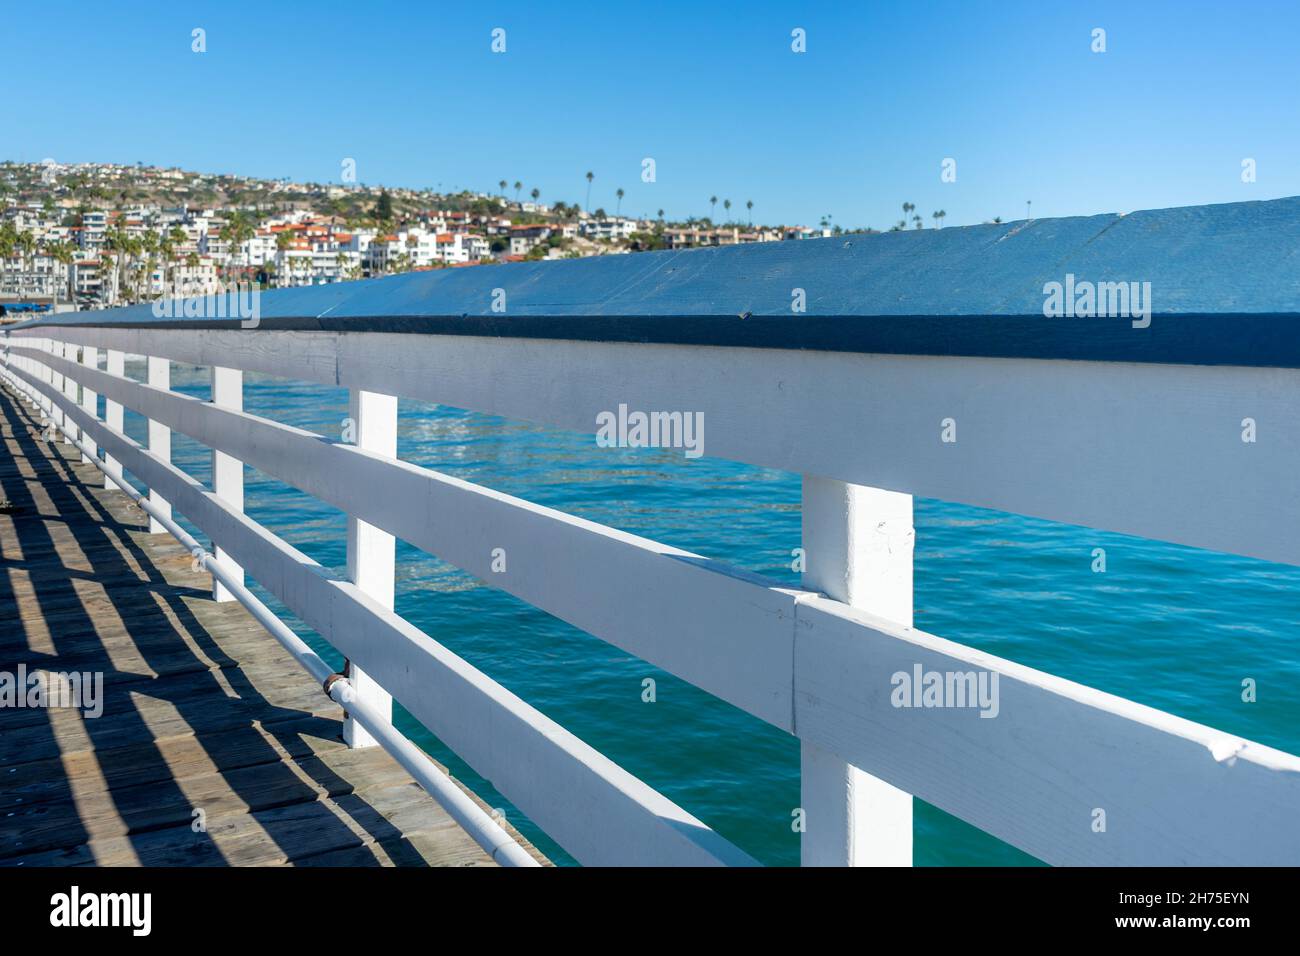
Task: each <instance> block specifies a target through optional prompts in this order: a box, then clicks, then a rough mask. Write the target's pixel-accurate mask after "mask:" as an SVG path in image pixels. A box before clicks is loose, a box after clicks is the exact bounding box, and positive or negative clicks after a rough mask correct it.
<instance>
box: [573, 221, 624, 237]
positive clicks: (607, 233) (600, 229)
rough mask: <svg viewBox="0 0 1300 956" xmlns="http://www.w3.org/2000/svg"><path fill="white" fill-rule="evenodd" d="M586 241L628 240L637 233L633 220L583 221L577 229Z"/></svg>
mask: <svg viewBox="0 0 1300 956" xmlns="http://www.w3.org/2000/svg"><path fill="white" fill-rule="evenodd" d="M579 228H580V231H581V233H582V235H584V236H586V237H587V238H588V239H605V240H616V239H630V238H631V237H632V233H634V232H636V231H637V221H636V220H635V219H621V218H614V219H585V220H583V222H582V224H581V226H580V227H579Z"/></svg>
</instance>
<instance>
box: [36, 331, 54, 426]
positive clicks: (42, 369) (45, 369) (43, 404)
mask: <svg viewBox="0 0 1300 956" xmlns="http://www.w3.org/2000/svg"><path fill="white" fill-rule="evenodd" d="M36 347H37V348H39V349H40V350H41V351H42V352H49V351H50V340H49V339H38V340H37V341H36ZM31 370H32V371H33V372H35V373H36V377H37V378H38V379H40V380H41V381H42V382H46V383H48V382H49V381H50V369H49V366H47V365H46V364H45V363H44V362H41V361H39V360H37V359H32V364H31ZM37 394H38V395H39V396H40V397H39V398H38V399H37V400H36V403H37V405H39V406H40V409H41V417H42V419H43V420H42V422H41V425H42V426H45V425H52V424H53V423H54V411H53V409H52V408H51V406H52V405H53V403H52V402H51V401H50V397H49V396H48V395H46V394H45V393H44V392H38V393H37Z"/></svg>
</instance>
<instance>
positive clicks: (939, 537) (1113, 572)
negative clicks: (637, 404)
mask: <svg viewBox="0 0 1300 956" xmlns="http://www.w3.org/2000/svg"><path fill="white" fill-rule="evenodd" d="M127 374H128V375H129V376H131V377H134V378H137V379H142V378H143V377H144V369H143V363H142V362H130V361H129V362H128V365H127ZM172 384H173V388H176V389H177V390H179V391H183V392H186V393H187V394H191V395H195V396H198V397H201V398H205V399H206V398H208V397H209V386H208V371H207V369H196V368H186V367H184V366H175V365H174V366H173V371H172ZM245 408H246V410H247V411H249V412H251V413H254V414H258V415H264V416H266V417H268V418H273V419H276V420H278V421H283V422H286V423H289V424H292V425H296V426H299V427H302V428H307V429H310V430H312V431H316V432H319V433H321V434H323V435H326V436H329V437H333V438H338V437H340V433H341V427H342V421H343V419H344V417H345V416H346V415H347V393H346V392H345V391H343V390H341V389H331V388H325V387H322V386H315V385H307V384H304V383H296V382H286V381H283V380H279V379H272V378H268V377H262V376H253V375H250V376H247V377H246V381H245ZM127 430H128V432H129V433H130V434H131V435H132V436H133V437H135V438H137V440H142V439H143V436H144V432H145V423H144V420H143V419H141V418H139V417H138V416H135V415H133V414H131V413H129V412H128V413H127ZM706 449H707V446H706ZM398 455H399V457H401V458H402V459H404V460H406V461H410V462H414V463H416V464H420V465H424V466H426V467H430V468H435V469H438V470H440V471H443V472H446V473H447V474H451V475H454V476H456V477H459V478H463V479H466V480H470V481H474V482H477V483H479V484H483V485H486V486H487V487H490V488H494V489H497V490H500V491H503V492H507V493H509V494H513V495H517V496H519V497H522V498H526V499H528V500H530V501H535V502H537V503H539V504H543V505H547V506H549V507H552V508H557V509H560V510H562V511H566V512H569V513H571V514H575V515H579V516H582V517H584V518H589V519H591V520H594V521H599V522H601V523H602V524H606V525H610V526H612V527H615V528H620V529H623V530H626V531H630V532H634V533H636V534H640V535H644V536H646V537H650V538H654V539H656V540H658V541H662V542H664V543H666V544H670V545H674V546H677V547H680V548H686V549H689V550H692V551H696V552H698V553H700V554H703V555H706V556H708V557H711V558H716V559H719V560H723V561H727V562H729V563H731V564H734V565H736V566H738V567H741V568H744V569H747V570H750V571H755V572H759V573H761V574H765V575H768V576H770V577H772V578H774V579H775V580H777V581H779V582H782V583H786V584H796V583H797V582H798V575H796V574H795V573H794V572H793V571H791V569H790V562H791V550H792V549H793V548H796V547H798V546H799V526H800V521H799V492H800V483H799V476H798V475H795V474H790V473H786V472H778V471H771V470H767V469H762V468H754V467H750V466H747V465H740V464H736V463H733V462H727V461H721V460H716V459H710V458H699V459H695V460H687V459H686V458H684V457H683V455H682V453H681V452H680V451H665V450H645V449H638V450H627V449H606V448H597V447H596V445H595V442H594V440H593V438H592V436H591V435H583V434H576V433H572V432H561V431H556V430H551V429H545V428H540V427H537V426H534V425H530V424H526V423H521V422H517V421H509V420H504V419H500V418H494V417H491V416H486V415H478V414H473V413H469V412H465V411H461V410H458V409H453V408H448V407H446V406H433V405H426V404H421V403H416V402H408V401H402V402H401V405H400V419H399V434H398ZM173 460H174V461H175V462H176V463H177V464H178V465H180V466H181V467H183V468H184V469H186V470H187V471H189V472H190V473H191V474H192V475H194V476H195V477H196V478H199V479H201V480H203V481H204V482H209V481H210V479H211V453H210V452H209V451H208V449H206V448H205V447H204V446H202V445H200V444H198V443H197V442H194V441H192V440H190V439H187V438H185V437H184V436H181V435H173ZM245 507H246V510H247V511H248V513H249V514H250V515H251V516H253V517H254V518H255V519H256V520H257V521H259V522H261V523H262V524H264V525H266V526H267V527H268V528H270V529H271V530H273V531H274V532H276V533H277V534H279V535H281V536H282V537H284V538H285V539H286V540H288V541H289V542H290V543H292V544H293V545H294V546H296V547H298V548H299V549H301V550H302V551H304V552H305V553H306V554H308V555H310V556H311V557H312V558H314V559H315V560H317V561H319V562H321V563H322V564H324V565H328V566H331V567H335V568H339V569H342V568H343V567H344V565H345V540H346V527H347V522H346V517H345V516H344V515H343V513H342V512H339V511H337V510H335V509H333V508H331V507H329V506H327V505H323V504H321V503H320V502H318V501H316V500H315V499H313V498H310V497H308V496H307V495H304V494H302V493H300V492H298V491H296V490H295V489H292V488H290V487H288V486H287V485H284V484H282V483H281V482H279V481H277V480H275V479H273V478H270V477H269V476H266V475H263V474H261V473H260V472H257V471H254V470H252V469H249V470H248V471H247V475H246V505H245ZM916 527H917V538H916V556H915V561H916V565H915V574H916V585H915V587H916V626H917V627H918V628H921V629H924V630H926V631H929V632H931V633H934V634H937V635H939V636H941V637H945V638H948V639H950V640H954V641H959V642H961V643H964V644H969V645H971V646H973V647H977V648H980V649H981V650H985V651H989V652H991V653H994V654H998V655H1000V656H1002V657H1005V658H1008V659H1010V660H1013V661H1017V662H1020V663H1023V664H1027V665H1029V666H1032V667H1037V668H1039V669H1041V670H1045V671H1049V672H1051V673H1055V674H1059V675H1061V676H1063V677H1067V678H1070V679H1072V680H1076V681H1079V682H1081V683H1084V684H1088V685H1090V686H1093V687H1097V688H1100V689H1102V690H1105V691H1109V692H1110V693H1114V694H1119V695H1122V696H1124V697H1128V698H1131V699H1133V700H1136V701H1138V702H1140V703H1143V704H1147V705H1150V706H1152V707H1158V708H1160V709H1162V710H1167V711H1170V712H1171V713H1174V714H1177V715H1179V716H1181V717H1186V718H1189V719H1191V720H1196V721H1201V722H1203V723H1206V724H1209V725H1211V726H1214V727H1217V728H1220V729H1222V730H1225V731H1228V732H1231V733H1234V734H1238V735H1240V736H1243V737H1247V738H1249V739H1253V740H1257V741H1259V742H1261V743H1265V744H1268V745H1270V746H1273V747H1278V748H1281V749H1283V750H1288V751H1291V752H1293V753H1296V752H1300V640H1298V639H1297V636H1298V635H1300V600H1298V598H1300V568H1292V567H1287V566H1283V565H1277V564H1270V563H1267V562H1263V561H1255V560H1250V559H1246V558H1237V557H1232V556H1228V555H1221V554H1214V553H1211V552H1206V551H1199V550H1195V549H1191V548H1183V547H1178V546H1175V545H1168V544H1161V543H1157V542H1152V541H1146V540H1143V539H1139V538H1132V537H1128V536H1124V535H1116V534H1107V533H1103V532H1098V531H1092V530H1089V529H1086V528H1079V527H1074V526H1070V525H1061V524H1054V523H1051V522H1046V521H1039V520H1036V519H1030V518H1024V517H1019V516H1015V515H1008V514H1004V513H1001V512H993V511H986V510H982V509H977V508H971V507H966V506H962V505H956V504H951V503H948V502H940V501H934V500H929V499H918V500H917V501H916ZM191 530H193V529H191ZM199 537H200V538H201V539H202V535H200V536H199ZM1098 547H1101V548H1105V550H1106V562H1107V569H1106V572H1105V573H1104V574H1096V573H1093V571H1092V569H1091V566H1092V560H1093V559H1092V551H1093V549H1094V548H1098ZM397 560H398V569H397V611H398V613H400V614H401V615H402V616H404V617H405V618H407V619H408V620H410V621H411V622H412V623H414V624H416V625H417V626H419V627H420V628H421V629H423V630H424V631H425V632H427V633H428V634H429V635H431V636H432V637H433V638H434V639H435V640H437V641H439V642H441V643H442V644H445V645H446V646H447V647H449V648H451V649H452V650H453V651H455V652H456V653H457V654H459V655H461V656H462V657H464V658H465V659H466V660H468V661H469V662H470V663H472V664H473V665H475V666H476V667H478V668H479V669H481V670H483V671H484V672H485V673H487V674H488V675H489V676H491V677H492V678H494V679H495V680H497V681H499V682H500V683H501V684H503V685H505V686H506V687H507V688H509V689H510V690H511V691H513V692H515V693H516V694H518V695H519V696H520V697H522V698H523V699H524V700H526V701H528V702H529V703H530V704H532V705H533V706H535V707H537V708H538V709H539V710H541V711H542V712H543V713H545V714H546V715H548V716H549V717H551V718H553V719H554V720H556V721H558V722H559V723H560V724H561V725H563V726H564V727H566V728H567V729H569V730H570V731H572V732H573V733H575V734H577V735H578V736H579V737H581V738H582V739H584V740H586V741H587V742H588V743H590V744H591V745H592V746H594V747H595V748H597V749H598V750H600V751H601V752H603V753H604V754H606V755H607V756H609V757H610V758H611V759H613V760H614V761H616V762H617V763H619V764H621V765H622V766H623V767H625V768H626V769H627V770H629V771H630V772H631V773H633V774H635V775H636V776H638V777H640V778H641V779H642V780H644V781H646V782H647V783H648V784H650V785H651V786H653V787H655V788H656V789H658V790H659V791H660V792H662V793H664V794H665V795H666V796H668V797H669V798H671V799H672V800H674V801H676V802H677V803H678V804H679V805H681V806H682V807H684V808H685V809H686V810H688V811H689V812H691V813H693V814H695V816H697V817H699V818H700V819H701V820H703V821H704V822H705V823H706V824H708V825H709V826H711V827H713V828H714V829H715V830H717V831H718V832H719V833H721V834H722V835H724V836H725V837H727V838H728V839H730V840H731V841H733V842H734V843H736V844H737V845H738V846H740V847H741V848H742V849H744V850H746V851H747V852H748V853H750V854H751V855H753V856H754V857H756V858H757V859H758V860H760V861H761V862H763V863H765V864H769V865H792V864H796V863H797V862H798V859H799V845H798V836H797V835H796V834H795V833H793V832H792V830H791V826H790V823H791V810H792V809H793V808H794V807H796V806H798V803H799V748H798V744H797V742H796V741H795V740H794V739H793V738H791V737H788V736H786V735H785V734H782V733H781V732H779V731H777V730H775V729H773V728H771V727H769V726H768V725H766V724H764V723H763V722H761V721H759V720H758V719H756V718H753V717H750V716H749V715H748V714H745V713H744V712H742V711H739V710H737V709H735V708H733V707H731V706H729V705H728V704H724V703H722V702H721V701H719V700H717V699H715V698H713V697H710V696H709V695H708V694H705V693H703V692H702V691H699V690H697V689H696V688H694V687H692V686H690V685H689V684H686V683H684V682H682V681H680V680H677V679H676V678H673V677H671V676H670V675H668V674H665V673H663V672H661V671H658V670H657V669H656V668H654V667H651V666H649V665H648V664H645V663H643V662H641V661H639V660H638V659H636V658H632V657H629V656H628V655H627V654H625V653H623V652H621V651H619V650H618V649H617V648H614V647H612V646H610V645H608V644H605V643H604V642H603V641H599V640H597V639H596V638H593V637H590V636H589V635H587V634H585V633H583V632H581V631H578V630H576V629H574V628H572V627H570V626H569V625H567V624H564V623H563V622H560V621H557V620H555V619H554V618H552V617H550V616H549V615H547V614H545V613H543V612H541V611H537V610H535V609H533V608H531V607H529V606H528V605H526V604H524V603H522V602H520V601H518V600H516V599H515V598H512V597H510V596H509V595H507V594H504V593H502V592H500V591H496V590H494V589H492V588H490V587H488V586H486V585H485V584H483V583H482V582H480V581H478V580H475V579H473V578H471V577H470V576H469V575H466V574H464V573H462V572H461V571H459V570H457V569H456V568H454V567H452V566H450V565H448V564H445V563H444V562H441V561H439V560H437V559H436V558H433V557H431V556H429V555H427V554H425V553H423V552H421V551H418V550H416V549H414V548H412V547H410V546H407V545H405V544H403V543H401V542H400V541H399V543H398V554H397ZM254 590H255V591H256V592H257V593H258V595H259V596H260V597H261V598H262V599H263V600H265V601H267V603H268V604H269V605H271V606H272V607H273V608H276V609H277V610H278V611H280V612H281V614H282V616H284V617H285V618H286V620H288V621H289V622H290V623H291V624H294V625H295V626H296V627H297V629H298V630H299V633H301V634H303V636H304V637H306V638H307V640H308V641H309V643H311V644H312V645H313V646H315V647H316V648H317V650H319V651H322V652H328V653H327V659H329V660H331V661H332V662H334V663H337V662H338V661H339V655H337V654H335V653H333V652H332V651H331V650H329V649H328V648H327V646H326V645H324V643H323V642H322V641H321V640H320V639H319V638H318V637H317V636H316V635H315V634H314V633H313V632H310V631H308V630H306V629H305V628H302V627H301V626H300V625H298V622H296V621H295V620H294V619H293V618H292V616H291V615H289V614H288V612H287V611H286V610H285V609H284V608H283V606H282V605H280V604H279V603H278V602H277V601H276V600H275V599H274V598H273V597H272V596H271V595H270V594H269V593H268V592H266V591H264V590H262V589H260V588H257V587H255V588H254ZM600 599H601V597H600V595H593V600H600ZM646 677H653V678H655V680H656V681H657V684H658V687H657V696H658V700H657V701H656V702H655V703H653V704H647V703H643V702H642V700H641V687H642V684H641V682H642V680H643V679H644V678H646ZM1244 678H1253V679H1254V680H1255V681H1256V682H1257V685H1258V700H1257V702H1255V703H1245V702H1243V701H1242V700H1241V684H1242V680H1243V679H1244ZM397 711H398V712H397V714H396V721H397V724H398V726H399V727H400V728H401V729H402V730H403V731H404V732H405V733H407V734H408V735H409V736H411V737H412V738H413V739H414V740H416V741H417V742H418V743H419V744H420V745H421V746H423V747H424V748H425V749H426V750H428V751H429V752H430V753H431V754H433V755H434V756H435V757H436V758H437V759H439V760H441V761H443V762H445V763H446V764H448V765H449V766H450V767H451V769H452V772H453V773H455V774H456V775H457V776H458V777H459V778H460V779H461V780H462V781H464V782H465V783H466V784H467V785H468V786H470V787H471V788H473V789H474V790H475V792H477V793H478V794H479V795H480V796H482V797H483V798H484V799H485V800H487V801H488V802H489V803H490V804H492V805H493V806H495V807H501V808H502V809H504V810H505V812H506V813H507V815H508V816H509V818H510V819H511V821H512V822H513V823H515V825H516V826H518V827H519V828H520V829H521V830H522V831H523V832H524V833H525V834H526V835H527V836H528V837H529V838H530V839H531V840H533V841H534V842H535V843H536V844H537V845H538V846H539V847H540V848H541V849H542V850H543V852H545V853H547V854H548V855H549V856H550V857H551V858H552V859H553V860H555V861H556V862H557V863H562V864H563V863H571V862H572V861H571V860H570V859H569V857H568V856H567V855H566V854H565V853H564V851H563V850H561V849H560V848H559V847H558V846H556V845H555V844H554V843H553V842H552V841H551V840H549V839H548V838H547V837H546V836H545V835H544V834H543V833H542V832H541V831H540V830H538V829H537V828H536V827H535V826H533V825H532V824H531V822H530V821H528V820H527V819H525V818H524V817H522V816H521V815H520V813H519V812H518V811H517V810H515V809H514V808H513V807H512V806H511V805H510V803H509V802H508V801H507V800H506V799H505V798H504V797H503V796H502V795H501V794H499V793H497V792H496V791H495V790H494V789H493V788H492V786H491V785H490V784H489V783H488V782H487V781H485V780H483V779H482V778H481V777H479V776H478V775H477V774H475V773H474V772H473V771H472V770H470V768H469V767H468V766H467V765H465V764H464V763H463V762H462V761H460V760H459V759H458V758H456V756H455V755H454V754H453V753H451V752H450V751H448V750H447V749H446V748H445V747H444V746H442V744H441V743H440V742H439V741H438V740H437V739H436V738H435V737H433V735H431V734H430V733H429V732H428V731H426V730H425V729H424V728H423V727H421V726H420V725H419V724H417V723H416V722H415V721H414V720H413V719H412V718H411V717H410V716H409V715H408V714H406V713H405V712H404V711H402V710H401V708H400V707H399V708H398V709H397ZM915 861H916V863H917V864H918V865H971V864H994V865H998V864H1008V865H1034V864H1036V863H1037V861H1036V860H1034V859H1033V858H1032V857H1029V856H1027V855H1025V854H1024V853H1022V852H1020V851H1018V850H1016V849H1014V848H1012V847H1010V846H1007V845H1006V844H1004V843H1001V842H1000V841H998V840H997V839H995V838H993V837H990V836H988V835H986V834H984V833H982V832H980V831H978V830H976V829H974V828H973V827H970V826H968V825H966V824H964V823H962V822H961V821H959V820H956V819H955V818H953V817H951V816H949V815H947V814H945V813H943V812H942V811H940V810H938V809H936V808H934V807H931V806H929V805H927V804H924V803H922V802H921V801H917V806H916V848H915Z"/></svg>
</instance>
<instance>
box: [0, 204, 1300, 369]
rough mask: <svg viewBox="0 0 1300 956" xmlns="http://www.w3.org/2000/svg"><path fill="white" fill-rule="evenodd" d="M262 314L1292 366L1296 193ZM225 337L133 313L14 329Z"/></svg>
mask: <svg viewBox="0 0 1300 956" xmlns="http://www.w3.org/2000/svg"><path fill="white" fill-rule="evenodd" d="M1068 276H1072V277H1073V281H1074V282H1076V283H1084V282H1088V283H1102V282H1124V283H1132V282H1136V283H1150V299H1149V300H1148V301H1149V304H1150V306H1151V322H1150V325H1149V327H1145V328H1137V327H1134V322H1133V321H1132V320H1131V319H1130V317H1127V316H1118V317H1115V316H1112V317H1089V318H1084V317H1075V316H1071V317H1056V318H1049V317H1046V316H1045V315H1044V301H1045V299H1046V298H1047V296H1046V295H1045V290H1044V287H1045V285H1046V284H1047V283H1050V282H1058V283H1061V284H1062V285H1064V284H1066V283H1067V281H1070V280H1069V279H1067V277H1068ZM796 289H802V290H803V291H804V296H805V299H806V310H805V311H803V312H798V311H796V310H795V309H794V307H793V303H794V297H795V294H796V293H795V290H796ZM497 290H503V292H504V300H502V298H501V293H500V292H497ZM494 301H495V302H497V303H498V311H494V310H493V303H494ZM502 308H503V309H504V310H503V311H501V309H502ZM260 311H261V315H260V324H259V326H258V328H259V329H293V330H326V331H329V330H335V331H387V332H412V333H436V334H449V335H487V336H502V337H515V338H548V339H582V340H591V341H621V342H663V343H679V344H694V345H720V346H733V347H735V346H749V347H760V348H801V349H821V350H833V351H851V352H879V353H891V354H913V355H965V356H1000V357H1014V358H1055V359H1081V360H1099V361H1131V362H1165V363H1177V364H1210V365H1221V364H1222V365H1253V366H1280V367H1292V368H1294V367H1300V197H1291V198H1287V199H1277V200H1269V201H1264V202H1243V203H1229V204H1224V205H1214V206H1190V207H1184V208H1177V209H1160V210H1148V211H1143V212H1136V213H1132V214H1130V215H1126V216H1120V215H1100V216H1076V217H1070V218H1064V219H1035V220H1027V221H1020V222H1013V223H1006V224H999V225H983V226H968V227H953V228H948V229H928V230H916V231H910V232H897V233H881V234H873V235H846V236H839V237H834V238H826V239H811V240H803V241H798V242H772V243H754V244H747V245H743V246H729V247H723V248H709V249H691V250H682V251H672V252H655V253H640V254H636V255H619V256H603V257H596V258H587V259H573V260H561V261H555V262H529V263H513V264H509V265H502V266H476V267H472V268H463V269H440V270H434V271H428V272H418V273H408V274H404V275H399V276H392V277H388V278H381V279H370V280H365V281H360V282H349V283H338V284H333V285H325V286H311V287H303V288H293V289H281V290H275V291H270V292H266V293H264V294H263V295H262V297H261V302H260ZM238 323H239V320H238V319H203V318H189V319H186V318H163V319H159V318H156V317H155V316H154V315H153V312H152V309H151V307H150V306H149V305H142V306H132V307H128V308H121V309H109V310H104V311H99V312H80V313H65V314H62V315H59V316H54V317H49V318H43V319H38V320H34V321H32V322H28V323H24V324H23V325H21V326H16V327H15V328H29V327H34V326H42V325H83V326H85V325H94V326H104V325H120V326H126V327H141V326H158V325H165V326H169V327H190V328H229V327H234V326H237V325H238Z"/></svg>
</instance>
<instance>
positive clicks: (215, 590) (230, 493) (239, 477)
mask: <svg viewBox="0 0 1300 956" xmlns="http://www.w3.org/2000/svg"><path fill="white" fill-rule="evenodd" d="M212 404H213V405H219V406H221V407H222V408H229V409H232V410H233V411H236V412H242V411H243V410H244V373H243V372H242V371H241V370H239V369H237V368H222V367H220V366H213V368H212ZM212 490H213V491H214V492H215V493H216V495H217V497H218V498H220V499H221V500H222V501H225V502H227V503H228V504H230V505H232V506H233V507H235V508H238V509H239V510H240V511H243V510H244V463H243V462H242V461H240V460H239V459H238V458H232V457H231V456H230V455H227V454H226V453H225V452H224V451H218V450H217V449H215V448H214V449H212ZM216 554H217V560H218V561H219V562H221V564H222V565H223V566H224V567H226V568H228V569H229V570H230V571H231V573H232V574H234V575H235V577H237V578H238V579H239V581H240V583H243V580H244V569H243V568H241V567H240V566H239V565H237V564H235V563H234V561H232V560H231V559H230V555H229V554H227V553H226V552H225V551H224V550H222V548H221V547H220V546H218V547H217V549H216ZM212 599H213V600H214V601H233V600H235V596H234V595H233V594H231V593H230V591H228V590H227V589H226V586H225V585H224V584H222V583H221V582H220V581H218V580H217V579H216V578H215V577H214V578H213V579H212Z"/></svg>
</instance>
